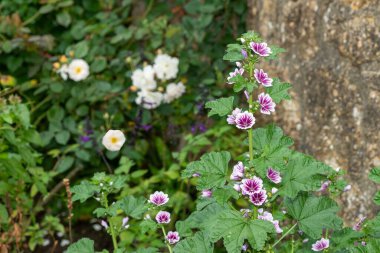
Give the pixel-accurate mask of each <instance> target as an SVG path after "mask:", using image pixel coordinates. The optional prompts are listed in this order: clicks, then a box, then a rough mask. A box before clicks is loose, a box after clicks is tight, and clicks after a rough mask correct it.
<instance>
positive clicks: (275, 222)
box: [272, 220, 283, 234]
mask: <svg viewBox="0 0 380 253" xmlns="http://www.w3.org/2000/svg"><path fill="white" fill-rule="evenodd" d="M272 223H273V226H274V229H275V230H276V233H277V234H281V233H282V231H283V230H282V228H281V227H280V222H279V221H278V220H274V221H273V222H272Z"/></svg>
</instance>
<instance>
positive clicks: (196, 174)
mask: <svg viewBox="0 0 380 253" xmlns="http://www.w3.org/2000/svg"><path fill="white" fill-rule="evenodd" d="M200 176H201V174H199V173H194V174H193V177H200Z"/></svg>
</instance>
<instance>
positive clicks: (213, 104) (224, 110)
mask: <svg viewBox="0 0 380 253" xmlns="http://www.w3.org/2000/svg"><path fill="white" fill-rule="evenodd" d="M233 104H234V97H228V98H219V99H216V100H214V101H209V102H207V103H206V105H205V107H206V108H208V109H211V110H210V111H209V113H208V116H209V117H210V116H212V115H219V116H226V115H227V114H229V113H230V112H231V111H232V107H233Z"/></svg>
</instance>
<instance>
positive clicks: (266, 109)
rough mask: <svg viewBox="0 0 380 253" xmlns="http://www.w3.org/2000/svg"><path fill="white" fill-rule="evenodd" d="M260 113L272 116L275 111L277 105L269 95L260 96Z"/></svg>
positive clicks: (262, 94)
mask: <svg viewBox="0 0 380 253" xmlns="http://www.w3.org/2000/svg"><path fill="white" fill-rule="evenodd" d="M259 104H260V107H261V109H260V112H261V113H263V114H268V115H269V114H270V113H271V112H274V111H275V107H276V104H275V102H273V100H272V98H271V97H270V96H269V94H265V93H264V92H263V93H260V95H259Z"/></svg>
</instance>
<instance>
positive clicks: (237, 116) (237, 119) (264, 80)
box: [227, 42, 276, 129]
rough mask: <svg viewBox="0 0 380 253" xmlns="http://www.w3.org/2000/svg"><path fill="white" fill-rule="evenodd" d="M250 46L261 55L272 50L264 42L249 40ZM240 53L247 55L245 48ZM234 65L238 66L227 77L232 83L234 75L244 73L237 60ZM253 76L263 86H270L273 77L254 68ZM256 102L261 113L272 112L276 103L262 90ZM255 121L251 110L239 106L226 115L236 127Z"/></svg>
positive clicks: (248, 124) (245, 125) (251, 124)
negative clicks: (243, 109)
mask: <svg viewBox="0 0 380 253" xmlns="http://www.w3.org/2000/svg"><path fill="white" fill-rule="evenodd" d="M250 48H251V49H252V51H253V53H254V54H256V55H259V56H262V57H265V56H269V55H270V54H271V52H272V51H271V49H270V48H269V47H268V46H267V44H266V43H256V42H251V43H250ZM242 54H243V56H244V57H245V58H246V57H247V52H246V51H245V50H242ZM236 66H237V67H238V68H236V69H235V71H234V72H231V73H230V74H229V77H228V78H227V81H228V83H229V84H233V83H234V81H233V80H232V79H233V78H234V77H236V76H237V75H240V76H243V74H244V68H243V65H242V64H241V63H240V62H237V63H236ZM254 77H255V79H256V82H257V83H258V84H261V85H262V86H264V87H271V86H272V82H273V79H272V78H269V77H268V74H267V73H265V72H264V70H262V69H255V70H254ZM245 95H246V97H247V100H249V95H248V93H247V92H245ZM256 103H257V104H258V105H259V106H260V112H261V113H262V114H267V115H270V114H271V113H272V112H274V111H275V107H276V103H275V102H274V101H273V99H272V98H271V97H270V95H269V94H266V93H264V92H262V93H260V94H259V96H258V100H257V102H256ZM255 121H256V119H255V117H254V116H253V113H252V112H249V111H242V110H241V109H240V108H236V109H235V110H233V111H232V114H231V115H228V117H227V122H228V124H230V125H236V127H237V128H239V129H249V128H251V127H252V126H253V125H254V124H255Z"/></svg>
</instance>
